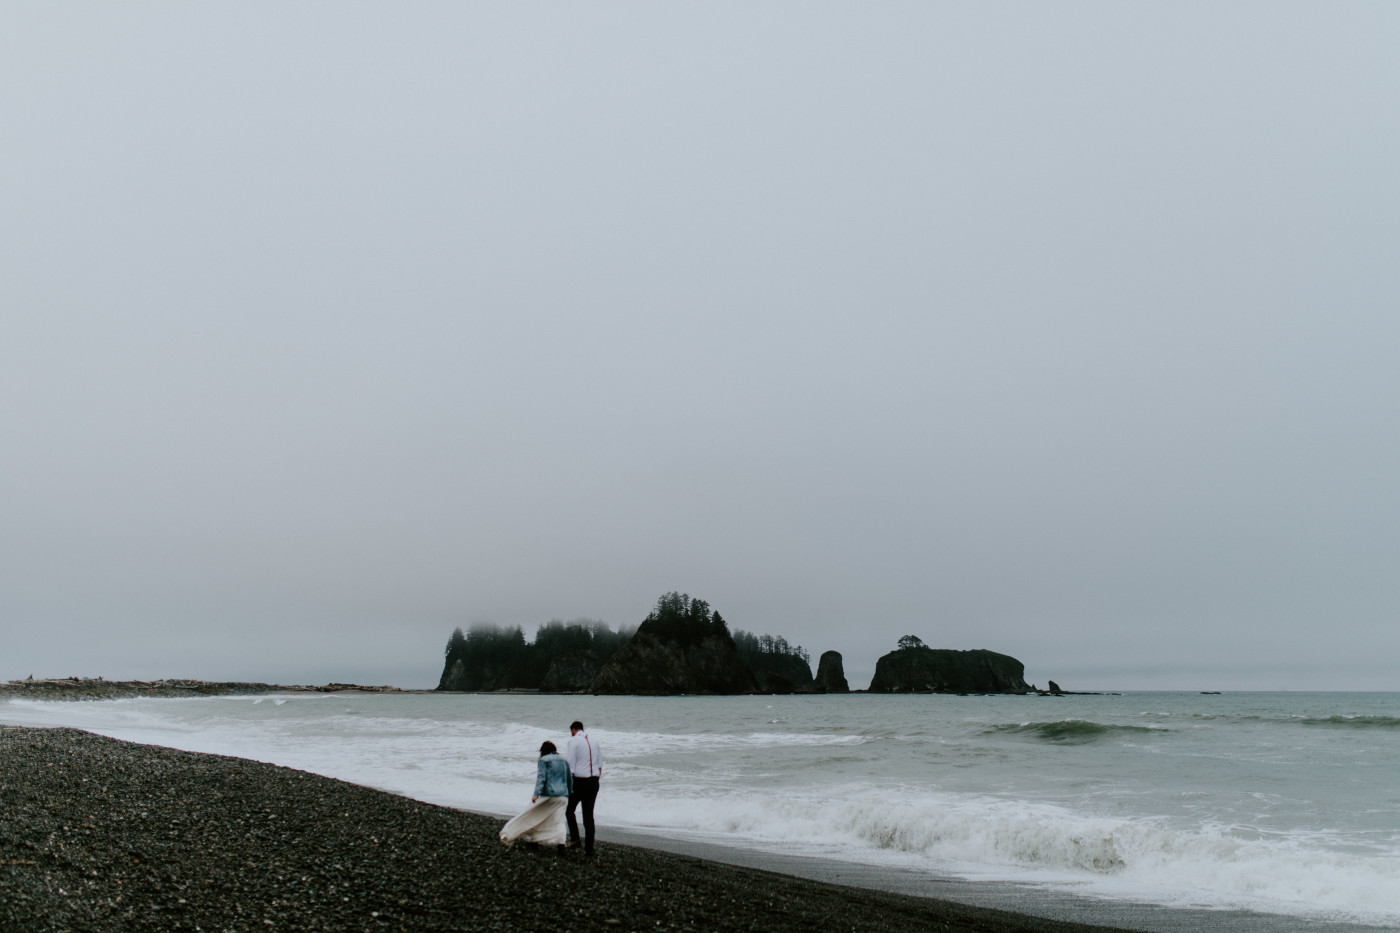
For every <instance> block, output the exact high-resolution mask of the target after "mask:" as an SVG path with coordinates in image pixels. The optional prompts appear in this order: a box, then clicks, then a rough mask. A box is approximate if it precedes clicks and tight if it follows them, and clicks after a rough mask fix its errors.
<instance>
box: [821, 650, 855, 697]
mask: <svg viewBox="0 0 1400 933" xmlns="http://www.w3.org/2000/svg"><path fill="white" fill-rule="evenodd" d="M817 689H818V690H819V691H820V692H822V693H850V692H851V687H850V684H848V683H846V671H845V669H844V668H843V667H842V665H841V652H839V651H823V652H822V656H821V660H819V661H818V662H817Z"/></svg>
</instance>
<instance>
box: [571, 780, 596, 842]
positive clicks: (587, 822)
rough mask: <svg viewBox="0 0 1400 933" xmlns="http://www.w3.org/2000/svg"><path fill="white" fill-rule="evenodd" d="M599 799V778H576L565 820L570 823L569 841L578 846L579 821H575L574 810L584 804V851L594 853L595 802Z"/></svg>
mask: <svg viewBox="0 0 1400 933" xmlns="http://www.w3.org/2000/svg"><path fill="white" fill-rule="evenodd" d="M597 799H598V778H596V777H587V778H581V777H575V778H574V792H573V793H572V794H570V795H569V809H568V811H567V812H566V813H565V814H564V818H565V819H566V820H568V823H569V840H570V841H571V842H573V843H574V845H578V821H577V820H575V819H574V808H576V807H577V806H578V805H579V804H580V803H582V804H583V851H585V852H592V851H593V801H595V800H597Z"/></svg>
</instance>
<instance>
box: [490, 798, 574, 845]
mask: <svg viewBox="0 0 1400 933" xmlns="http://www.w3.org/2000/svg"><path fill="white" fill-rule="evenodd" d="M568 803H569V798H568V797H541V798H540V799H539V800H537V801H535V802H534V803H533V804H531V805H530V809H528V810H526V811H525V812H524V813H522V814H520V815H519V816H517V817H515V818H514V819H513V820H511V821H510V822H509V823H507V824H506V825H504V826H502V827H501V842H504V843H505V844H506V845H508V846H509V845H514V844H515V843H516V842H517V841H519V842H538V843H539V844H540V845H546V846H562V845H563V844H564V840H565V839H566V838H567V833H568V830H567V828H566V827H565V825H564V811H565V810H566V809H567V808H568Z"/></svg>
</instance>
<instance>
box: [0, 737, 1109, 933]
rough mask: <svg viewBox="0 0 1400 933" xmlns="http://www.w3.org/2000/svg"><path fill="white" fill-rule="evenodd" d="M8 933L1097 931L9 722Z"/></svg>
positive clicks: (2, 838) (4, 873) (3, 904)
mask: <svg viewBox="0 0 1400 933" xmlns="http://www.w3.org/2000/svg"><path fill="white" fill-rule="evenodd" d="M0 804H3V807H2V808H0V813H3V817H0V927H2V928H4V929H13V930H31V929H69V930H113V931H117V930H121V931H129V930H195V929H204V930H216V929H217V930H224V929H234V930H279V929H285V930H366V931H380V930H396V931H397V930H403V931H430V930H559V931H570V930H637V931H640V930H646V931H672V930H674V931H709V930H715V931H730V930H733V931H740V930H743V931H748V930H764V931H779V933H781V931H793V933H797V931H811V930H878V931H895V933H897V931H910V933H914V931H918V933H926V931H928V930H941V931H947V933H973V931H978V933H1016V931H1022V933H1089V931H1094V930H1098V931H1104V930H1108V929H1110V928H1108V927H1096V926H1087V925H1083V924H1077V923H1066V922H1060V921H1055V920H1044V919H1039V918H1034V917H1028V916H1023V915H1019V914H1015V913H1009V912H1004V911H999V910H994V909H987V908H981V907H969V906H966V905H962V904H956V903H950V902H945V901H940V900H933V899H928V898H920V897H912V896H905V895H899V894H890V893H883V892H879V891H873V890H865V889H860V888H851V887H844V886H840V885H833V884H824V883H820V882H816V881H810V880H804V879H801V878H795V877H790V876H785V875H778V874H773V873H770V872H766V871H761V870H755V869H750V868H741V867H736V866H733V865H726V864H721V863H718V862H711V861H705V860H701V859H696V858H692V857H688V856H685V855H680V854H673V853H668V852H662V851H657V850H651V849H645V848H640V847H636V846H632V845H621V844H615V843H614V844H607V845H601V846H600V850H599V853H598V855H597V856H596V857H594V858H592V859H588V858H586V857H584V856H583V855H582V854H581V853H579V852H577V851H572V852H569V853H567V854H566V855H565V856H564V857H562V858H561V857H560V856H558V855H556V854H554V853H553V852H533V851H529V850H527V849H523V848H516V849H505V848H503V847H502V846H501V845H500V843H499V842H498V841H497V838H496V833H497V831H498V830H499V828H500V820H499V819H497V818H494V817H489V816H484V815H480V814H475V813H468V812H463V811H460V810H454V809H451V808H448V807H440V806H434V805H432V804H427V803H421V802H418V801H415V800H411V799H408V798H405V797H400V796H397V795H394V794H388V793H384V792H381V791H376V790H372V789H369V788H365V787H361V786H358V785H354V784H348V783H345V782H342V781H337V780H333V779H330V778H324V777H319V776H317V775H313V774H308V773H306V772H302V771H296V770H293V769H290V768H282V767H277V766H274V765H268V764H262V763H258V762H253V761H247V760H243V759H239V758H231V757H226V756H221V755H203V754H195V753H190V752H181V751H175V750H172V749H168V748H161V747H157V746H148V745H137V744H133V743H129V742H120V741H117V740H114V739H108V738H104V737H101V736H96V735H93V734H90V733H86V732H81V731H77V730H72V729H31V728H23V727H16V726H4V727H0Z"/></svg>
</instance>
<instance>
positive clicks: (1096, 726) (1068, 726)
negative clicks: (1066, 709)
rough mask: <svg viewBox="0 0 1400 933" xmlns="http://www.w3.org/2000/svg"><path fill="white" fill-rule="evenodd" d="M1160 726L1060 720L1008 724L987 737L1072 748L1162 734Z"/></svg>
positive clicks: (1164, 730)
mask: <svg viewBox="0 0 1400 933" xmlns="http://www.w3.org/2000/svg"><path fill="white" fill-rule="evenodd" d="M1167 731H1169V730H1167V729H1165V728H1162V727H1160V726H1121V725H1107V724H1104V723H1099V722H1090V721H1089V720H1087V719H1060V720H1055V721H1053V722H1023V723H1017V724H1012V723H1006V724H1002V725H997V726H993V727H991V728H990V729H987V730H986V732H987V734H1003V735H1027V736H1030V737H1032V738H1036V739H1042V740H1044V741H1047V742H1058V743H1061V744H1066V745H1072V744H1076V743H1082V742H1094V741H1098V740H1099V739H1106V738H1114V737H1117V736H1131V735H1148V734H1159V733H1162V732H1167Z"/></svg>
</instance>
